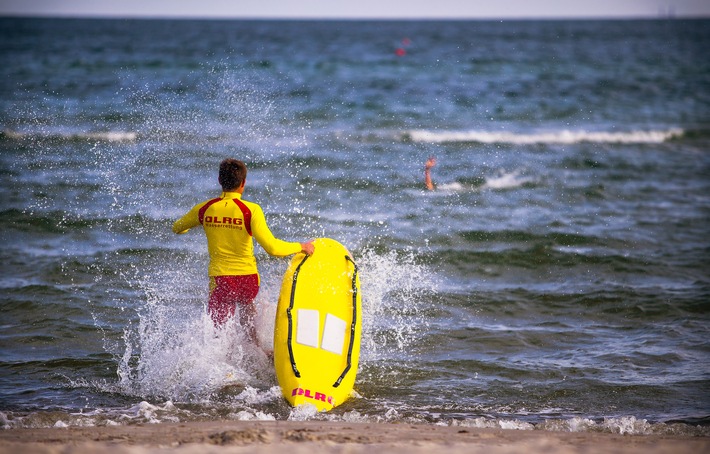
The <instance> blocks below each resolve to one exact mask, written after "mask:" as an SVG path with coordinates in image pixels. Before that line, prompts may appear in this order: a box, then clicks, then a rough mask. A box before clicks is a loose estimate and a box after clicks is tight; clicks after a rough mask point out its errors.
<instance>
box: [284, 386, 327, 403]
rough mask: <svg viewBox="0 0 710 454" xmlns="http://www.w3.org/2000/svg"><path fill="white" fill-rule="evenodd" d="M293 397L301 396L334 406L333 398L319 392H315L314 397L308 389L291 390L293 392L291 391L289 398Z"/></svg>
mask: <svg viewBox="0 0 710 454" xmlns="http://www.w3.org/2000/svg"><path fill="white" fill-rule="evenodd" d="M294 396H303V397H307V398H309V399H313V400H319V401H321V402H328V403H329V404H331V405H335V399H333V396H326V395H325V394H323V393H320V392H315V396H314V395H313V391H311V390H310V389H303V388H293V390H292V391H291V397H294Z"/></svg>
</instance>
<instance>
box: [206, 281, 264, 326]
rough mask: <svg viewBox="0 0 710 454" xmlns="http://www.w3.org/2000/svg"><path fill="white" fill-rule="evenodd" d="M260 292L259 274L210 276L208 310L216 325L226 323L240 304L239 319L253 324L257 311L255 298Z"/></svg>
mask: <svg viewBox="0 0 710 454" xmlns="http://www.w3.org/2000/svg"><path fill="white" fill-rule="evenodd" d="M257 293H259V275H258V274H249V275H246V276H210V299H209V302H208V303H207V312H208V313H209V314H210V317H212V321H214V324H215V326H220V325H222V324H224V323H225V322H226V321H227V320H229V319H230V318H232V317H234V312H235V310H236V307H237V304H238V305H239V319H240V320H239V321H240V323H241V324H242V325H251V324H252V323H253V318H254V314H255V312H256V310H255V308H254V305H253V304H252V303H253V302H254V299H255V298H256V294H257Z"/></svg>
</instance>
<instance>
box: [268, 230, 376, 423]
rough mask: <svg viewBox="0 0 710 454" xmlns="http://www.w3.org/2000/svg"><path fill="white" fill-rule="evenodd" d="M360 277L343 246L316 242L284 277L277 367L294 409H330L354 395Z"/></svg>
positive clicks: (322, 240)
mask: <svg viewBox="0 0 710 454" xmlns="http://www.w3.org/2000/svg"><path fill="white" fill-rule="evenodd" d="M361 307H362V303H361V298H360V279H359V277H358V274H357V266H356V265H355V262H354V261H353V260H352V257H351V256H350V253H349V252H348V250H347V249H345V247H344V246H343V245H342V244H340V243H338V242H337V241H335V240H332V239H329V238H319V239H317V240H315V253H314V254H313V255H311V256H306V255H305V254H303V253H300V254H296V255H295V256H294V257H293V259H292V260H291V264H290V266H289V268H288V270H287V271H286V273H285V274H284V279H283V283H282V285H281V294H280V296H279V304H278V306H277V308H276V324H275V328H274V366H275V368H276V378H277V379H278V382H279V385H280V386H281V390H282V392H283V395H284V397H285V398H286V400H287V401H288V402H289V403H290V404H291V405H292V406H294V407H295V406H298V405H303V404H312V405H315V406H316V407H317V408H318V410H319V411H327V410H330V409H332V408H333V407H335V406H337V405H340V404H342V403H343V402H345V400H347V399H348V397H350V394H351V393H352V390H353V385H354V384H355V375H356V373H357V367H358V360H359V358H360V331H361V329H360V326H361V318H362V317H361Z"/></svg>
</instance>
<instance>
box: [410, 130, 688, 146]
mask: <svg viewBox="0 0 710 454" xmlns="http://www.w3.org/2000/svg"><path fill="white" fill-rule="evenodd" d="M682 135H683V130H682V129H680V128H671V129H666V130H650V131H641V130H635V131H585V130H577V131H573V130H567V129H563V130H558V131H545V132H532V133H516V132H509V131H479V130H469V131H432V130H426V129H416V130H410V131H407V132H405V133H404V134H403V138H405V139H407V140H411V141H412V142H421V143H456V142H461V143H466V142H473V143H485V144H492V143H509V144H515V145H531V144H563V145H565V144H575V143H582V142H591V143H662V142H665V141H667V140H671V139H674V138H677V137H680V136H682Z"/></svg>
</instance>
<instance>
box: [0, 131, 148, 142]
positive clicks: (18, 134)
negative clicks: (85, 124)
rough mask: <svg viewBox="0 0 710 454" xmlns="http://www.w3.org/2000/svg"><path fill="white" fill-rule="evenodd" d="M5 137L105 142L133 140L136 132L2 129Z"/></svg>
mask: <svg viewBox="0 0 710 454" xmlns="http://www.w3.org/2000/svg"><path fill="white" fill-rule="evenodd" d="M3 134H4V136H5V137H7V138H9V139H13V140H26V139H27V140H41V139H53V140H91V141H105V142H134V141H135V140H136V139H137V138H138V134H137V133H136V132H133V131H59V130H41V131H12V130H5V131H3Z"/></svg>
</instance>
